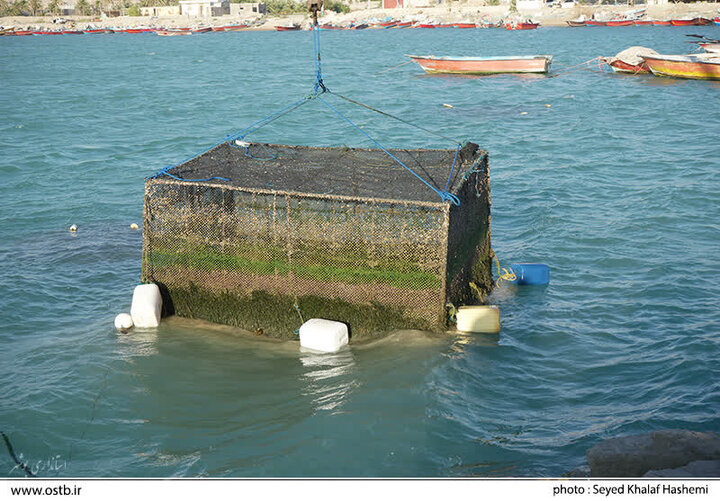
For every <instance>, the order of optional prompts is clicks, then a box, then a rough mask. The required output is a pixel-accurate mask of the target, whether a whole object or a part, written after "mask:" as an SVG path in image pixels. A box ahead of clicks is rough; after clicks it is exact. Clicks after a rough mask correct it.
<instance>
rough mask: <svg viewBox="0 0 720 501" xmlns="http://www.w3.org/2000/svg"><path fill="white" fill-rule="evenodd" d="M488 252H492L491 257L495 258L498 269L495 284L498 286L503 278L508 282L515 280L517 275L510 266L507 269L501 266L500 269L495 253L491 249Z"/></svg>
mask: <svg viewBox="0 0 720 501" xmlns="http://www.w3.org/2000/svg"><path fill="white" fill-rule="evenodd" d="M490 252H491V253H492V257H493V259H494V260H495V264H496V265H497V271H498V279H497V281H496V282H495V285H496V286H498V287H500V284H501V283H502V281H503V280H506V281H508V282H514V281H515V280H517V276H516V275H515V273H514V272H513V271H512V268H510V270H508V269H507V268H502V271H501V268H500V261H499V260H498V258H497V256H496V255H495V251H492V250H491V251H490Z"/></svg>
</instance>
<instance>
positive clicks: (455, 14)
mask: <svg viewBox="0 0 720 501" xmlns="http://www.w3.org/2000/svg"><path fill="white" fill-rule="evenodd" d="M643 7H645V6H643V5H636V6H627V5H622V6H620V5H612V6H609V5H598V6H588V5H576V6H574V7H572V8H567V9H566V8H560V7H553V8H551V7H543V8H541V9H533V10H522V9H521V10H520V11H519V12H511V11H510V10H509V9H508V7H507V6H506V5H504V6H495V7H491V6H480V5H473V4H472V2H468V3H463V4H449V5H446V6H442V7H425V8H403V9H379V8H373V9H359V10H354V11H352V12H350V13H347V14H336V13H333V12H326V13H325V15H324V16H323V17H322V21H321V22H322V23H327V24H335V25H347V24H350V23H355V24H359V23H372V22H377V21H380V20H383V19H386V18H392V19H395V20H399V21H417V22H422V23H438V24H444V23H464V22H466V23H496V22H498V21H501V20H503V19H511V18H516V19H518V18H522V19H531V20H533V21H535V22H539V23H540V26H567V21H569V20H573V19H577V18H579V17H581V16H583V17H584V18H592V17H593V16H594V17H595V18H596V19H612V18H617V17H622V16H623V15H624V14H626V13H628V12H631V11H636V10H638V9H641V8H643ZM719 7H720V3H715V2H713V3H710V2H700V3H691V4H685V3H678V4H667V5H649V6H647V7H646V11H645V15H646V16H647V18H649V19H657V20H669V19H682V18H690V17H706V18H714V17H717V16H718V15H720V14H719ZM59 17H62V18H63V19H65V20H66V21H67V22H65V23H54V22H53V20H54V19H58V18H59ZM237 24H250V26H249V27H248V28H245V29H246V30H248V31H251V30H256V31H257V30H274V29H275V27H276V26H288V25H292V24H300V25H303V26H307V25H309V17H308V16H307V15H304V14H293V15H287V16H279V17H275V16H262V17H259V18H258V17H239V16H220V17H190V16H171V17H148V16H133V17H131V16H120V17H106V18H102V19H100V18H93V17H91V16H39V17H32V16H17V17H2V18H0V26H2V27H3V28H14V29H15V30H32V29H37V30H59V29H78V30H81V29H87V28H89V27H94V28H97V29H102V28H108V29H113V28H116V29H127V28H130V29H132V28H138V27H147V28H168V29H176V28H192V27H207V26H215V27H217V26H227V25H237Z"/></svg>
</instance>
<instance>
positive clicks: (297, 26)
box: [275, 24, 300, 31]
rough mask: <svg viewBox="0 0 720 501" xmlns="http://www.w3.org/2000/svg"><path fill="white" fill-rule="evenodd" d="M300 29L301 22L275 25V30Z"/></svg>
mask: <svg viewBox="0 0 720 501" xmlns="http://www.w3.org/2000/svg"><path fill="white" fill-rule="evenodd" d="M299 29H300V25H299V24H294V25H292V26H275V31H298V30H299Z"/></svg>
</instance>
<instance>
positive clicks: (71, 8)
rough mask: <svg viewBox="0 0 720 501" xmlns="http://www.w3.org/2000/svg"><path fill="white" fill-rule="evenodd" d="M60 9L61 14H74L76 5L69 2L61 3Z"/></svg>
mask: <svg viewBox="0 0 720 501" xmlns="http://www.w3.org/2000/svg"><path fill="white" fill-rule="evenodd" d="M58 11H59V12H60V15H61V16H74V15H75V5H70V4H68V3H64V4H61V5H59V6H58Z"/></svg>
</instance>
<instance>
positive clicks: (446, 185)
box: [445, 143, 460, 193]
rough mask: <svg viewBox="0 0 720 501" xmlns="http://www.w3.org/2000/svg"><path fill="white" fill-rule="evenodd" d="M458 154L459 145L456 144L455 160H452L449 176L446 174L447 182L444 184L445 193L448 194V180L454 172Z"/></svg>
mask: <svg viewBox="0 0 720 501" xmlns="http://www.w3.org/2000/svg"><path fill="white" fill-rule="evenodd" d="M459 153H460V143H458V145H457V149H456V150H455V158H454V159H453V163H452V167H450V174H448V178H447V182H446V183H445V193H447V192H448V187H450V179H452V175H453V171H454V170H455V162H457V157H458V154H459Z"/></svg>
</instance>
